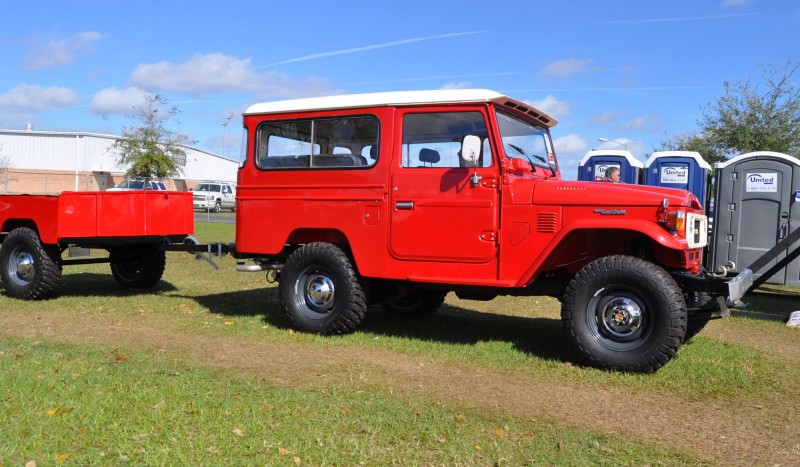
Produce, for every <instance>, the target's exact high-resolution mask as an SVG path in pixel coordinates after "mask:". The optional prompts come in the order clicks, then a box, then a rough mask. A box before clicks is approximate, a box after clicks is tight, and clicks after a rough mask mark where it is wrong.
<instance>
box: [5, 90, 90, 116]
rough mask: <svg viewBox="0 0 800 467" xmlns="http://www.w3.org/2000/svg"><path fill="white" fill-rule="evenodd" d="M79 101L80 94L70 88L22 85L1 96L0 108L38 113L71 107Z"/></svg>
mask: <svg viewBox="0 0 800 467" xmlns="http://www.w3.org/2000/svg"><path fill="white" fill-rule="evenodd" d="M79 100H80V97H78V94H77V93H76V92H75V91H73V90H72V89H69V88H64V87H49V88H46V87H43V86H37V85H34V84H21V85H19V86H17V87H15V88H14V89H11V90H10V91H8V92H7V93H5V94H2V95H0V108H2V109H3V110H5V111H12V112H38V111H41V110H52V109H54V108H59V109H60V108H64V107H71V106H73V105H75V104H77V103H78V101H79Z"/></svg>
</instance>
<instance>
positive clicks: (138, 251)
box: [110, 247, 167, 289]
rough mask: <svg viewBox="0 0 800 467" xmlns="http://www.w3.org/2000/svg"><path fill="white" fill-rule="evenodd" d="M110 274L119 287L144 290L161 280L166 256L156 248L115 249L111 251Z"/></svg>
mask: <svg viewBox="0 0 800 467" xmlns="http://www.w3.org/2000/svg"><path fill="white" fill-rule="evenodd" d="M110 258H111V274H112V275H113V276H114V279H115V280H116V281H117V283H118V284H119V285H121V286H122V287H127V288H135V289H146V288H149V287H152V286H154V285H156V284H157V283H158V281H160V280H161V276H163V275H164V267H165V266H166V264H167V256H166V253H165V252H164V251H162V250H161V249H159V248H158V247H150V248H146V247H141V248H115V249H113V250H111V255H110Z"/></svg>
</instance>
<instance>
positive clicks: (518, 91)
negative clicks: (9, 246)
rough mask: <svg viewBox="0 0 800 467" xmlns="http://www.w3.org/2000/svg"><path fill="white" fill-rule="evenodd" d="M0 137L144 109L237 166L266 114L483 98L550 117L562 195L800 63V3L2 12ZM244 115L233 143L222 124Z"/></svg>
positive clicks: (352, 4)
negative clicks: (394, 99) (609, 161)
mask: <svg viewBox="0 0 800 467" xmlns="http://www.w3.org/2000/svg"><path fill="white" fill-rule="evenodd" d="M0 11H2V16H3V19H4V21H3V27H2V28H0V59H2V63H3V66H2V73H0V128H4V129H21V128H24V127H25V125H26V124H27V123H32V124H33V127H34V129H39V130H60V131H86V132H99V133H108V134H120V132H121V129H122V127H123V126H124V125H130V124H132V123H133V121H132V120H131V119H130V117H129V115H128V114H129V113H130V109H131V107H132V106H134V105H136V104H137V103H138V102H140V99H141V96H142V93H144V92H155V93H159V94H161V95H163V96H164V97H165V98H166V99H167V100H168V101H169V103H171V104H173V105H176V106H177V107H178V108H179V109H180V110H181V114H180V116H179V119H178V121H175V122H173V125H172V128H173V129H175V130H178V131H181V132H185V133H187V134H188V135H189V136H190V137H191V138H192V139H194V140H196V142H197V143H196V146H197V147H199V148H202V149H206V150H210V151H214V152H217V153H220V154H223V153H227V154H228V155H230V156H231V157H235V155H236V154H238V146H239V139H240V138H239V134H240V129H239V128H240V124H239V121H240V114H241V112H242V111H243V110H244V109H245V108H246V107H247V106H248V105H250V104H252V103H254V102H261V101H268V100H276V99H284V98H293V97H310V96H318V95H325V94H339V93H360V92H378V91H397V90H415V89H441V88H461V87H474V88H488V89H493V90H495V91H498V92H501V93H505V94H508V95H510V96H513V97H516V98H518V99H522V100H525V101H527V102H530V103H533V104H535V105H538V106H539V107H540V108H542V109H543V110H546V111H548V112H550V113H551V114H553V115H554V116H556V117H557V118H558V119H559V120H560V123H559V125H557V126H556V127H555V128H554V129H553V136H554V139H555V143H556V151H557V154H558V157H559V160H560V163H561V167H562V172H563V174H564V176H565V178H574V177H575V173H576V170H577V161H578V160H579V159H580V157H581V156H582V155H583V154H584V153H585V152H586V151H587V150H589V149H591V148H598V147H614V148H618V147H620V146H619V145H617V144H613V143H600V142H598V141H597V138H600V137H603V138H608V139H612V140H618V141H624V142H625V143H627V145H628V148H629V149H630V150H631V151H632V152H633V153H634V155H636V156H637V157H638V158H639V159H641V160H643V161H644V160H645V159H646V155H647V154H649V153H650V152H652V151H653V150H654V149H655V148H657V147H658V145H659V142H660V141H662V140H663V139H664V138H665V135H667V134H681V133H688V132H692V131H693V130H694V129H695V128H696V123H697V120H698V118H699V117H700V115H701V112H700V110H701V107H702V106H703V105H705V104H706V103H708V102H710V101H713V100H714V99H715V98H717V97H718V96H720V95H722V92H723V83H724V82H725V81H726V80H727V81H732V82H733V81H744V80H747V79H748V78H752V79H753V80H754V81H755V82H759V80H760V79H761V78H762V70H761V66H762V65H769V64H782V63H784V62H786V61H787V60H794V61H797V60H800V32H798V31H800V1H797V0H783V1H777V0H773V1H769V0H714V1H688V0H675V1H671V2H652V1H641V0H639V1H607V2H597V1H588V0H586V1H562V2H533V1H530V0H528V1H503V0H500V1H496V2H477V1H472V2H471V1H464V0H461V1H449V0H446V1H436V0H427V1H420V0H405V1H403V2H375V1H374V0H373V1H346V0H342V1H340V2H330V1H307V2H303V1H296V2H286V1H280V2H278V1H269V0H261V1H258V2H255V1H249V0H240V1H238V2H234V3H229V2H204V1H201V0H198V1H193V2H188V1H169V0H162V1H160V2H155V1H149V0H140V1H138V2H131V1H124V2H123V1H117V0H78V1H53V0H47V1H39V2H19V1H17V2H3V5H2V10H0ZM230 114H233V115H234V117H233V118H232V119H231V120H230V123H229V126H227V127H226V126H225V122H226V117H227V116H228V115H230Z"/></svg>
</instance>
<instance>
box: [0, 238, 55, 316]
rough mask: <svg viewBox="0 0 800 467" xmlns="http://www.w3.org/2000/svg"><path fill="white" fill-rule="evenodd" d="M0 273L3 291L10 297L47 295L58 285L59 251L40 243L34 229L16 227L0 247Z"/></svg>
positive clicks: (32, 297) (51, 294) (39, 297)
mask: <svg viewBox="0 0 800 467" xmlns="http://www.w3.org/2000/svg"><path fill="white" fill-rule="evenodd" d="M0 276H1V277H2V279H3V285H4V286H5V289H6V293H8V295H10V296H12V297H14V298H21V299H25V300H41V299H45V298H50V297H52V296H54V295H55V294H56V291H57V290H58V288H59V286H60V285H61V253H60V252H59V251H58V249H57V248H56V247H54V246H45V245H42V242H41V240H40V239H39V235H38V234H37V233H36V231H34V230H32V229H30V228H27V227H19V228H16V229H14V230H12V231H11V232H9V233H8V236H6V239H5V241H3V245H2V247H0Z"/></svg>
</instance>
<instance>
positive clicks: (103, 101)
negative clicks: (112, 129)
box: [89, 87, 148, 115]
mask: <svg viewBox="0 0 800 467" xmlns="http://www.w3.org/2000/svg"><path fill="white" fill-rule="evenodd" d="M147 94H148V92H147V91H144V90H142V89H140V88H137V87H131V88H126V89H117V88H115V87H111V88H106V89H103V90H101V91H99V92H98V93H97V94H95V95H94V98H92V103H91V104H90V106H89V108H90V109H91V110H92V112H94V113H98V114H116V115H133V114H135V113H136V109H137V108H139V107H141V106H142V105H143V104H145V96H146V95H147Z"/></svg>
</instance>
